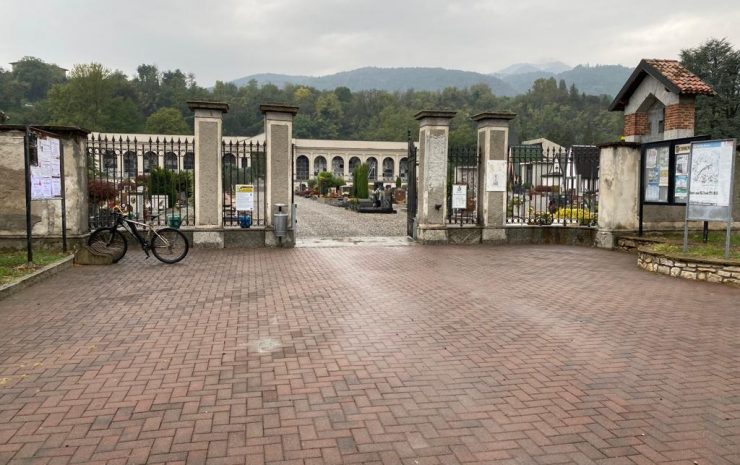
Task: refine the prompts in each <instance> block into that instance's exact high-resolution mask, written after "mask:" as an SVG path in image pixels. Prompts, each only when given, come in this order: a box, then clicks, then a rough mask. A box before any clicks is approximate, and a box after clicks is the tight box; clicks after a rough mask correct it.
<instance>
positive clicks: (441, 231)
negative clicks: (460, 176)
mask: <svg viewBox="0 0 740 465" xmlns="http://www.w3.org/2000/svg"><path fill="white" fill-rule="evenodd" d="M454 116H455V112H454V111H428V110H427V111H420V112H419V113H417V114H416V115H415V118H416V119H417V120H418V121H419V151H418V155H417V158H418V161H419V187H418V209H417V219H418V221H417V224H418V226H417V228H418V229H417V233H416V238H417V240H419V241H420V242H422V243H446V242H447V241H448V235H447V226H446V224H445V218H446V216H447V156H448V146H449V136H450V120H451V119H452V118H453V117H454Z"/></svg>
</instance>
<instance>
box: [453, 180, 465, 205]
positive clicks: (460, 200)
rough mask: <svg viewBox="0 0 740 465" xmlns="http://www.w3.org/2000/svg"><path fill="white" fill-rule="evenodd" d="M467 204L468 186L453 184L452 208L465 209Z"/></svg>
mask: <svg viewBox="0 0 740 465" xmlns="http://www.w3.org/2000/svg"><path fill="white" fill-rule="evenodd" d="M467 202H468V186H467V184H453V185H452V208H453V209H455V208H460V209H465V208H466V207H467Z"/></svg>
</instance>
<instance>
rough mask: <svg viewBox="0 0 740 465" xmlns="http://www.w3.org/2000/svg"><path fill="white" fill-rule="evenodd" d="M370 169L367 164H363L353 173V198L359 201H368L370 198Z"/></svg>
mask: <svg viewBox="0 0 740 465" xmlns="http://www.w3.org/2000/svg"><path fill="white" fill-rule="evenodd" d="M369 171H370V167H369V166H368V165H367V163H363V164H361V165H359V166H358V167H356V168H355V169H354V171H353V172H352V197H356V198H358V199H366V198H368V197H370V189H369V187H370V186H369V184H368V173H369Z"/></svg>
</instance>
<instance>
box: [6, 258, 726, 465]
mask: <svg viewBox="0 0 740 465" xmlns="http://www.w3.org/2000/svg"><path fill="white" fill-rule="evenodd" d="M132 252H135V251H132ZM5 463H13V464H25V463H34V464H67V463H101V464H102V463H109V464H121V465H123V464H138V463H172V464H175V463H180V464H199V463H209V464H243V463H247V464H254V465H257V464H275V465H277V464H283V465H294V464H295V465H298V464H305V465H313V464H352V463H357V464H386V465H388V464H406V465H420V464H468V463H496V464H559V463H563V464H573V463H575V464H587V463H596V464H601V465H618V464H635V465H643V464H650V463H661V464H693V463H699V464H701V465H709V464H712V465H733V464H734V465H738V464H740V290H738V289H734V288H729V287H722V286H718V285H711V284H707V283H695V282H690V281H683V280H675V279H671V278H669V277H666V276H657V275H652V274H648V273H645V272H642V271H639V270H638V269H637V267H636V266H635V257H634V256H630V255H622V254H619V253H615V252H607V251H601V250H593V249H585V248H566V247H546V246H542V247H499V248H486V247H398V248H337V249H330V248H327V249H315V248H314V249H294V250H252V251H235V250H228V251H226V250H217V251H208V250H197V249H196V250H194V251H193V252H192V254H191V255H190V256H189V257H188V258H187V259H186V260H185V262H184V263H181V264H178V265H174V266H166V265H162V264H160V263H157V262H156V261H153V260H149V261H144V260H142V259H141V258H140V257H139V255H138V254H135V253H132V254H131V255H130V257H128V258H126V259H125V260H124V261H123V262H122V263H120V264H119V265H115V266H112V267H105V268H101V267H77V268H74V269H72V270H70V271H68V272H65V273H64V274H62V275H59V276H56V277H54V278H52V279H51V280H49V281H47V282H44V283H42V284H39V285H36V286H34V287H32V288H29V289H27V290H25V291H23V292H21V293H19V294H17V295H15V296H13V297H11V298H9V299H6V300H3V301H1V302H0V464H5Z"/></svg>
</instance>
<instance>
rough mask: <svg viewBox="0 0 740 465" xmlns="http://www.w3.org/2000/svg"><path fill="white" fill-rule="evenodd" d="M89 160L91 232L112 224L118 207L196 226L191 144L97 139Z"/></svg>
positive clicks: (150, 217) (134, 214) (144, 216)
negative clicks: (113, 214) (114, 211)
mask: <svg viewBox="0 0 740 465" xmlns="http://www.w3.org/2000/svg"><path fill="white" fill-rule="evenodd" d="M87 157H88V200H89V221H88V224H89V227H90V229H95V228H98V227H101V226H107V225H109V224H111V221H112V215H111V213H112V209H113V207H114V206H122V207H125V208H126V209H127V210H128V211H129V214H130V215H131V216H132V217H133V218H136V219H139V220H143V221H152V222H154V223H156V224H159V225H165V224H169V225H173V226H178V227H179V226H180V224H182V225H194V224H195V208H194V206H195V149H194V147H193V142H192V141H190V140H188V139H180V138H178V139H174V138H171V139H162V140H160V139H159V138H157V139H154V140H152V139H151V138H150V139H148V140H137V139H136V138H133V139H131V138H128V137H127V138H126V139H123V138H122V137H118V138H116V137H113V136H107V135H97V136H96V137H90V138H89V139H88V145H87Z"/></svg>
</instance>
